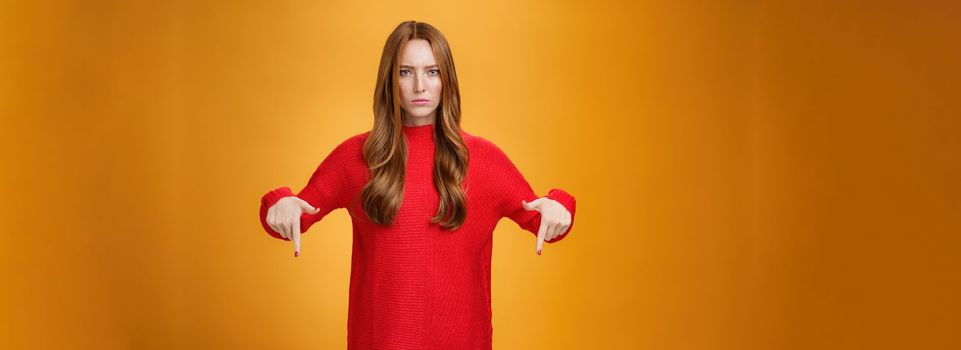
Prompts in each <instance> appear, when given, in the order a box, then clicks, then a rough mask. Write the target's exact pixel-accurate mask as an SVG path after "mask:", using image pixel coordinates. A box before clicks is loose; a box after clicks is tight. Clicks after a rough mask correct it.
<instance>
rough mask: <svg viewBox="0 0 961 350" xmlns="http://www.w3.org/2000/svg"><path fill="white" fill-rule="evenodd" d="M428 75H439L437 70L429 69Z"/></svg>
mask: <svg viewBox="0 0 961 350" xmlns="http://www.w3.org/2000/svg"><path fill="white" fill-rule="evenodd" d="M430 73H431V74H432V75H438V74H440V70H439V69H431V70H430Z"/></svg>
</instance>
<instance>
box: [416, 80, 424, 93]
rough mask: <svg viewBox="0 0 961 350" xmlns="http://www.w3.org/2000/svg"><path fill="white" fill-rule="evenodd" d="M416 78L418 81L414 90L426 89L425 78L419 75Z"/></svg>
mask: <svg viewBox="0 0 961 350" xmlns="http://www.w3.org/2000/svg"><path fill="white" fill-rule="evenodd" d="M415 80H416V81H415V82H414V92H422V91H424V78H423V77H420V76H418V77H417V78H415Z"/></svg>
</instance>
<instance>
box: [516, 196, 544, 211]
mask: <svg viewBox="0 0 961 350" xmlns="http://www.w3.org/2000/svg"><path fill="white" fill-rule="evenodd" d="M543 201H544V198H538V199H535V200H532V201H530V202H528V201H525V200H521V206H523V207H524V209H527V210H537V211H540V206H541V202H543Z"/></svg>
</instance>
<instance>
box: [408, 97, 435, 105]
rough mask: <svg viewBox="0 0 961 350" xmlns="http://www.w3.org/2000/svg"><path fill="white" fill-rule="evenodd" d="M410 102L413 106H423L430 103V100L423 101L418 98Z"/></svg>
mask: <svg viewBox="0 0 961 350" xmlns="http://www.w3.org/2000/svg"><path fill="white" fill-rule="evenodd" d="M410 102H411V103H413V104H415V105H425V104H428V103H430V100H428V99H424V98H418V99H416V100H413V101H410Z"/></svg>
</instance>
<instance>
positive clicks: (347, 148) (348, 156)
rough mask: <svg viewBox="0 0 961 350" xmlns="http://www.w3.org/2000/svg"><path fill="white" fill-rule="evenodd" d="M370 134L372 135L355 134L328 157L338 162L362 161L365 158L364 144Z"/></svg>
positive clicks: (364, 133)
mask: <svg viewBox="0 0 961 350" xmlns="http://www.w3.org/2000/svg"><path fill="white" fill-rule="evenodd" d="M368 134H370V131H365V132H362V133H359V134H355V135H352V136H350V137H348V138H346V139H344V140H343V141H341V142H340V143H339V144H338V145H337V146H336V147H334V149H333V150H332V151H331V152H330V154H329V155H328V157H330V158H336V159H338V160H356V159H361V160H362V159H363V157H364V143H365V142H366V141H367V135H368ZM358 157H359V158H358Z"/></svg>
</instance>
